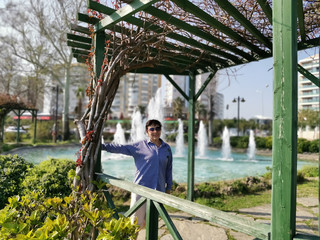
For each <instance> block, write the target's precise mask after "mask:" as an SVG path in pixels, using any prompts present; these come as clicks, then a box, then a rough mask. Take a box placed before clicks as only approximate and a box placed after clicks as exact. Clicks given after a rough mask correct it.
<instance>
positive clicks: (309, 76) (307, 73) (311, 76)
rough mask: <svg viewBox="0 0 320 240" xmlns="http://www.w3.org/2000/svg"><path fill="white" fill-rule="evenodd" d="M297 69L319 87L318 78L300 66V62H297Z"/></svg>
mask: <svg viewBox="0 0 320 240" xmlns="http://www.w3.org/2000/svg"><path fill="white" fill-rule="evenodd" d="M298 71H299V72H300V73H301V74H302V75H303V76H305V77H306V78H308V79H309V80H310V81H311V82H313V83H314V84H315V85H316V86H317V87H320V79H319V78H317V77H316V76H314V75H313V74H312V73H311V72H309V71H308V70H307V69H305V68H304V67H302V66H301V65H300V64H298Z"/></svg>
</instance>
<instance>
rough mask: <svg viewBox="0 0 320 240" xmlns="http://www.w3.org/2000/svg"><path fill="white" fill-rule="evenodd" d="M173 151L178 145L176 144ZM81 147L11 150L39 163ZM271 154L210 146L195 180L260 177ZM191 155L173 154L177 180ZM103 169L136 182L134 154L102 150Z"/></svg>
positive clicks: (72, 156) (71, 156)
mask: <svg viewBox="0 0 320 240" xmlns="http://www.w3.org/2000/svg"><path fill="white" fill-rule="evenodd" d="M171 148H172V152H173V153H174V152H175V147H174V146H172V147H171ZM79 149H80V146H78V145H73V146H62V147H35V148H34V147H27V148H20V149H16V150H14V151H11V152H10V154H18V155H20V156H22V157H24V158H25V159H26V160H27V161H28V162H32V163H34V164H39V163H40V162H41V161H44V160H47V159H49V158H68V159H72V160H74V161H75V160H76V152H77V151H79ZM271 165H272V162H271V157H268V156H259V155H256V157H255V159H253V160H249V159H248V156H247V154H242V153H232V158H227V159H226V158H223V157H222V153H221V151H220V150H210V149H207V151H206V156H205V157H197V151H196V158H195V182H196V183H199V182H209V181H219V180H231V179H237V178H241V177H246V176H259V175H262V174H263V173H265V172H266V167H271ZM304 165H316V163H314V162H308V161H298V169H300V168H301V167H302V166H304ZM187 166H188V160H187V156H173V179H174V181H176V182H178V183H184V182H187ZM102 168H103V172H104V173H106V174H109V175H112V176H115V177H118V178H123V179H126V180H129V181H132V180H133V178H134V174H135V166H134V162H133V158H132V157H128V156H124V155H119V154H111V153H108V152H105V151H103V152H102Z"/></svg>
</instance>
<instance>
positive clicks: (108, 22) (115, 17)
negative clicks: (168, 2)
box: [96, 0, 159, 32]
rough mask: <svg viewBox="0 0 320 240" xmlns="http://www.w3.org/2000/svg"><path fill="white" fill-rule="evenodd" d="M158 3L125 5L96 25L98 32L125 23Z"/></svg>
mask: <svg viewBox="0 0 320 240" xmlns="http://www.w3.org/2000/svg"><path fill="white" fill-rule="evenodd" d="M157 1H159V0H133V1H132V2H131V3H130V4H127V5H125V6H124V7H122V8H120V9H119V10H117V11H116V12H114V13H112V14H111V15H109V16H106V17H105V18H104V19H102V20H100V22H99V23H97V24H96V31H97V32H99V31H102V30H104V29H106V28H107V27H110V26H114V25H115V24H117V23H118V22H120V21H125V18H126V17H128V16H131V15H133V14H135V13H137V12H139V11H142V10H144V9H145V8H147V7H148V6H150V5H151V4H153V3H155V2H157Z"/></svg>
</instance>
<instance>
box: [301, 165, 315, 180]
mask: <svg viewBox="0 0 320 240" xmlns="http://www.w3.org/2000/svg"><path fill="white" fill-rule="evenodd" d="M300 172H302V174H303V175H304V176H305V177H318V176H319V167H318V166H303V167H302V168H301V170H300Z"/></svg>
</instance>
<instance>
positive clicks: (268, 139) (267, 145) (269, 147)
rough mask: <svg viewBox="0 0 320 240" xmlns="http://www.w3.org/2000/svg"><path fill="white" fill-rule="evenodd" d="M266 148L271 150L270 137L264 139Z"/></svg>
mask: <svg viewBox="0 0 320 240" xmlns="http://www.w3.org/2000/svg"><path fill="white" fill-rule="evenodd" d="M266 148H268V149H272V137H271V136H269V137H266Z"/></svg>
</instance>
